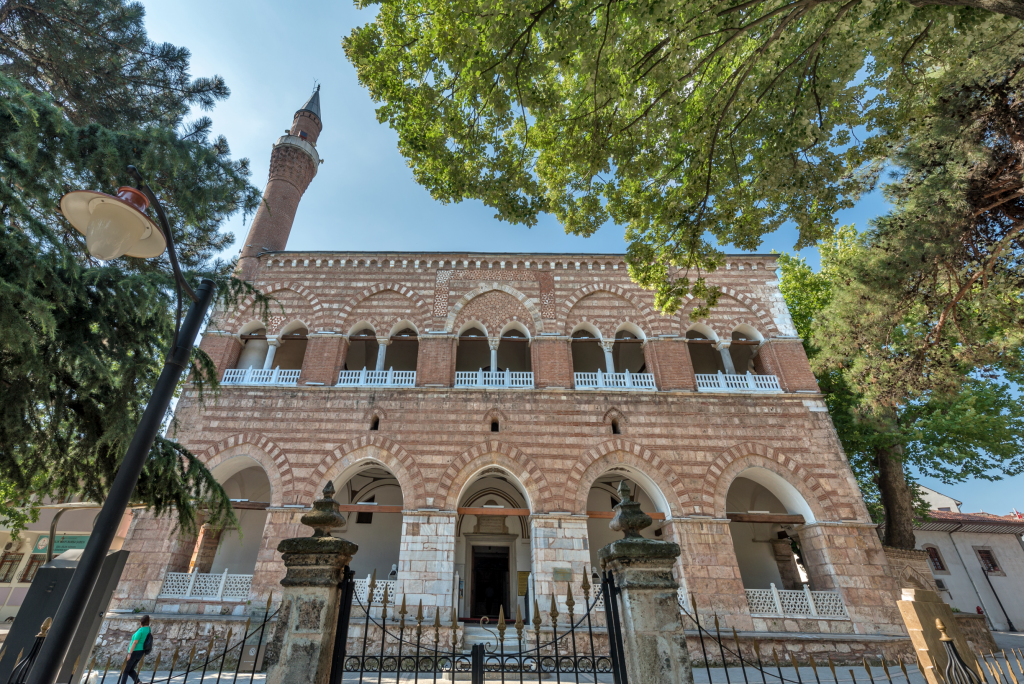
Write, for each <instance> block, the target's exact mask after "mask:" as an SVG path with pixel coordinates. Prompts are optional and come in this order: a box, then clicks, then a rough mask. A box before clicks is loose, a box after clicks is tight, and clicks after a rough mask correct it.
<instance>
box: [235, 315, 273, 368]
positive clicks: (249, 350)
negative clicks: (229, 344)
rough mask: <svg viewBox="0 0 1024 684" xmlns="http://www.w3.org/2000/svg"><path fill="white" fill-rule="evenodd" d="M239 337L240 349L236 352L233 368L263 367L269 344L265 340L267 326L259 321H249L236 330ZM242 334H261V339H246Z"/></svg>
mask: <svg viewBox="0 0 1024 684" xmlns="http://www.w3.org/2000/svg"><path fill="white" fill-rule="evenodd" d="M238 334H239V336H240V337H241V342H242V350H241V352H239V354H238V362H237V363H236V364H235V368H263V362H264V361H266V359H267V350H268V349H269V348H270V344H269V343H268V342H267V340H266V335H267V327H266V326H265V325H264V324H263V323H262V322H260V321H249V322H248V323H246V324H245V325H243V326H242V328H241V330H239V331H238ZM244 335H262V336H263V339H259V340H254V339H246V338H244V337H242V336H244Z"/></svg>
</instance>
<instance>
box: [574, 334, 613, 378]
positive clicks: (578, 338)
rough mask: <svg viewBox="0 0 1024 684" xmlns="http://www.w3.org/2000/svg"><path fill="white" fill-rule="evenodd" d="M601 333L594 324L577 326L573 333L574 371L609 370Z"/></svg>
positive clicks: (592, 371)
mask: <svg viewBox="0 0 1024 684" xmlns="http://www.w3.org/2000/svg"><path fill="white" fill-rule="evenodd" d="M600 342H601V333H600V332H598V330H597V329H596V328H594V327H593V326H586V327H583V325H582V324H581V325H580V326H577V330H575V331H573V333H572V370H573V373H596V372H598V371H601V372H603V373H607V372H608V366H607V364H605V355H604V350H603V349H602V348H601V344H600Z"/></svg>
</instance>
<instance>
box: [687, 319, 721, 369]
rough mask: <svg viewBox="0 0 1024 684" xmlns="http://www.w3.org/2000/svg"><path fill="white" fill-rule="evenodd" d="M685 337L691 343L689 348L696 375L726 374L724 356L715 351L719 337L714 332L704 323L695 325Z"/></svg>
mask: <svg viewBox="0 0 1024 684" xmlns="http://www.w3.org/2000/svg"><path fill="white" fill-rule="evenodd" d="M685 337H686V339H687V340H688V341H689V342H688V344H689V346H688V347H687V348H688V350H689V352H690V363H691V364H692V365H693V372H694V373H697V374H707V375H713V374H715V373H718V372H723V373H724V372H725V364H724V363H723V362H722V355H721V354H720V353H719V352H718V350H717V349H715V344H714V343H715V342H717V341H718V335H717V334H715V331H714V330H712V329H711V328H710V327H708V326H706V325H704V324H703V323H694V324H693V325H691V326H690V327H689V329H688V330H687V331H686V335H685Z"/></svg>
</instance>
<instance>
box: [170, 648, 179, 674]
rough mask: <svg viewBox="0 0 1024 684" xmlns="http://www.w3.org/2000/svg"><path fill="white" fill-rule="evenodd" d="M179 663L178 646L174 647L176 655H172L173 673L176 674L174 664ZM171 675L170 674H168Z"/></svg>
mask: <svg viewBox="0 0 1024 684" xmlns="http://www.w3.org/2000/svg"><path fill="white" fill-rule="evenodd" d="M177 663H178V647H177V646H175V647H174V655H172V656H171V674H172V675H173V674H174V666H175V665H176V664H177ZM168 676H169V675H168Z"/></svg>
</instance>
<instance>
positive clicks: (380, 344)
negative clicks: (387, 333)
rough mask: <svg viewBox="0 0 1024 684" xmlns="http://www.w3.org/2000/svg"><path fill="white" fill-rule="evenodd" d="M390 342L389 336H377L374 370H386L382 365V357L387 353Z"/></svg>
mask: <svg viewBox="0 0 1024 684" xmlns="http://www.w3.org/2000/svg"><path fill="white" fill-rule="evenodd" d="M389 344H391V338H389V337H378V338H377V368H376V370H379V371H382V370H387V368H385V367H384V358H385V357H386V356H387V353H388V345H389Z"/></svg>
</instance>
